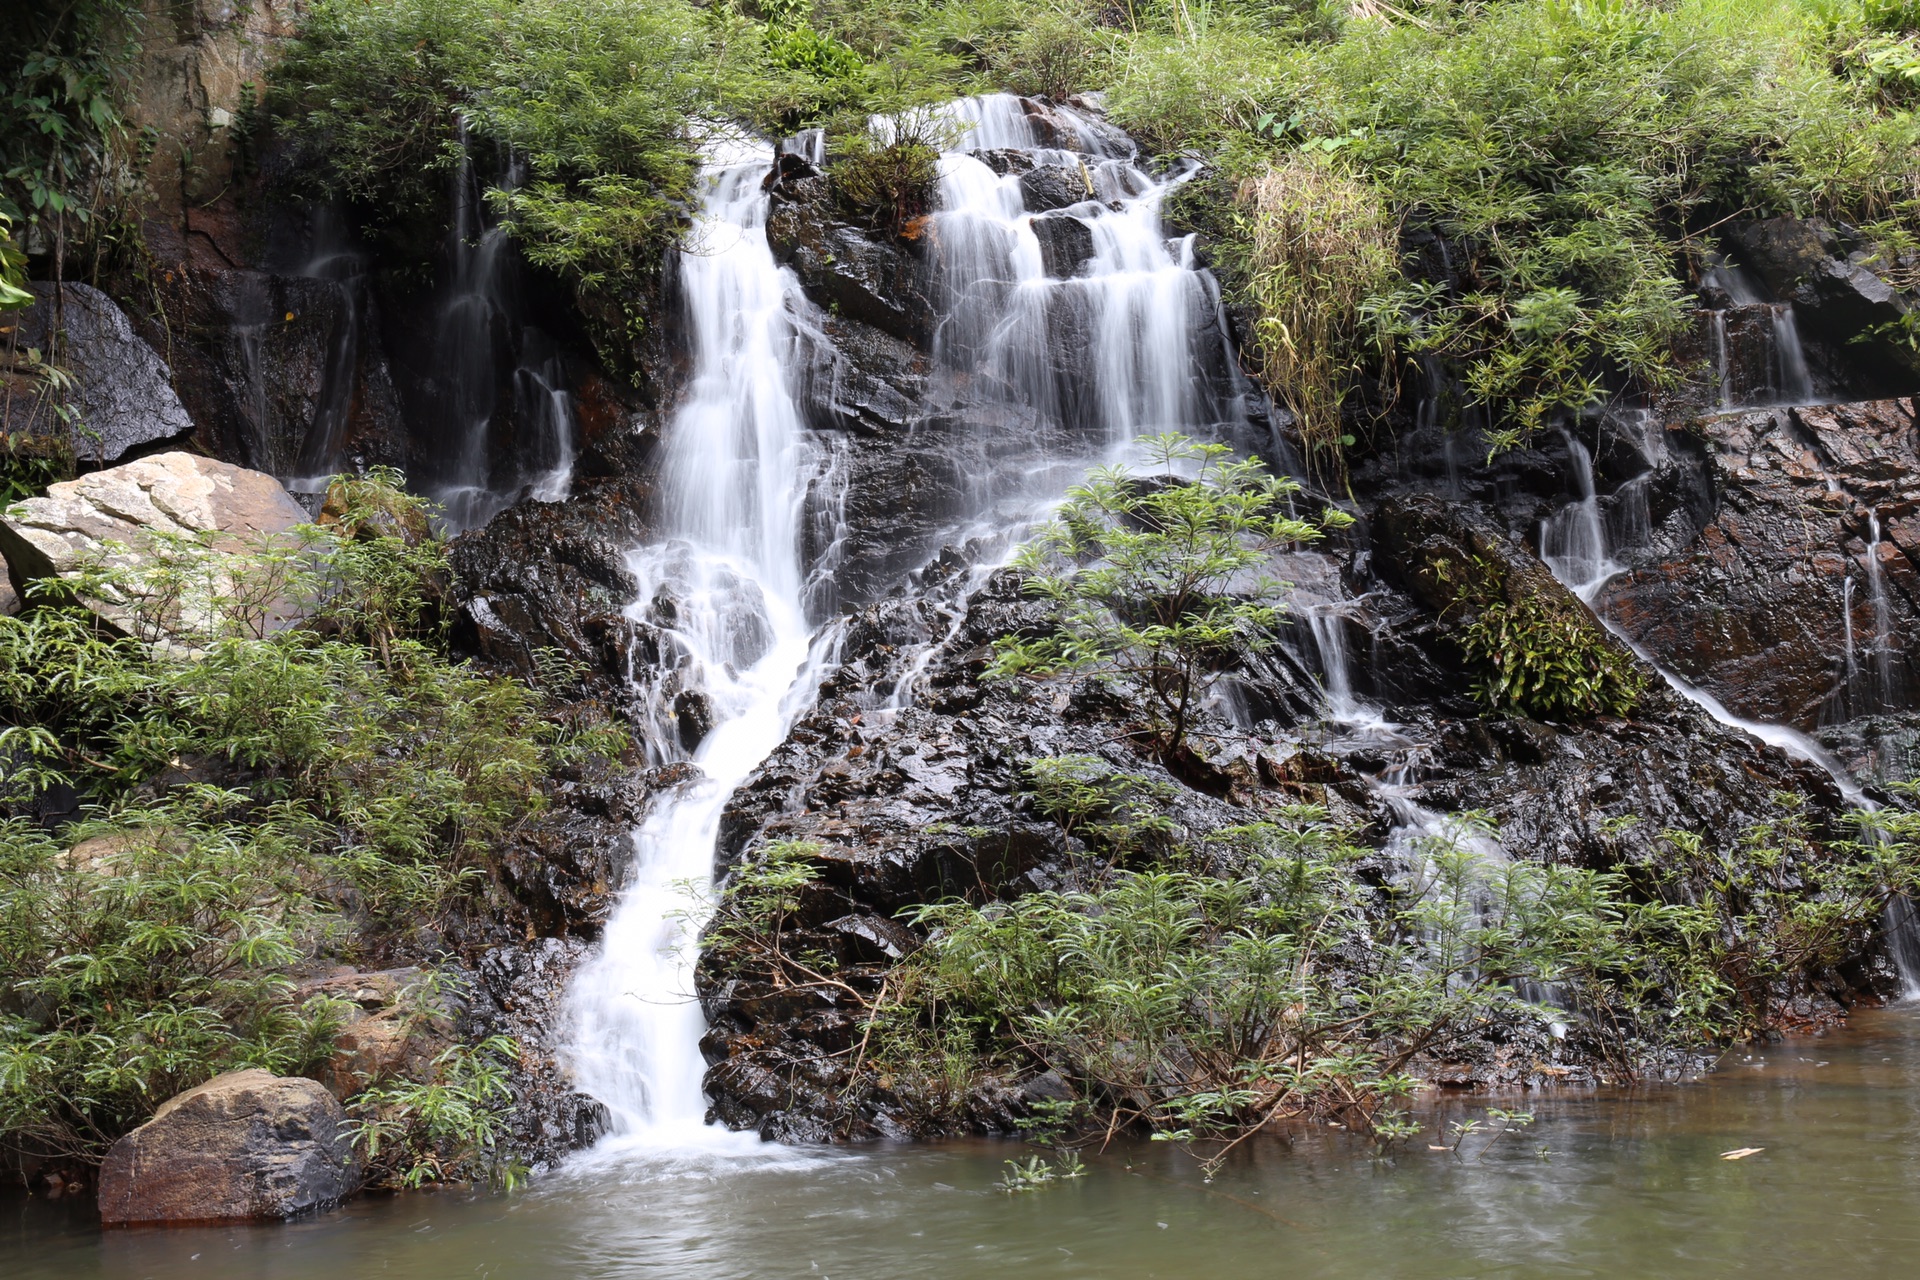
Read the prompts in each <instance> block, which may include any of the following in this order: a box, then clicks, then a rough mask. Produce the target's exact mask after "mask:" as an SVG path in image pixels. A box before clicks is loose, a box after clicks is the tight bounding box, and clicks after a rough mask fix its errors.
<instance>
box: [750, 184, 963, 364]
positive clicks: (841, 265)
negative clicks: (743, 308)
mask: <svg viewBox="0 0 1920 1280" xmlns="http://www.w3.org/2000/svg"><path fill="white" fill-rule="evenodd" d="M767 243H768V244H769V245H770V246H771V247H772V249H773V256H774V258H775V259H776V260H777V261H779V262H781V263H782V264H784V265H786V266H789V267H791V268H793V271H794V273H795V274H796V275H798V276H799V277H800V283H801V284H802V285H803V286H804V287H805V288H806V291H807V296H808V297H810V298H812V299H813V301H814V302H815V303H816V304H817V305H818V306H819V307H820V308H821V309H822V310H823V311H826V312H828V313H829V314H833V315H842V316H846V317H847V318H849V319H853V320H858V321H860V322H862V323H863V324H869V325H872V326H873V327H874V328H876V329H878V330H880V331H881V332H882V333H886V334H889V335H891V336H892V337H895V338H899V339H901V340H903V341H906V342H911V343H915V344H917V345H921V346H924V345H925V344H926V343H927V342H928V340H929V339H930V338H931V335H932V333H933V324H934V313H933V306H932V303H931V301H930V299H929V297H928V293H927V266H926V263H925V261H924V259H923V258H922V256H921V254H920V252H919V250H918V248H917V245H916V242H913V241H908V240H902V239H900V238H898V237H882V236H880V235H877V234H875V233H870V232H866V231H863V230H861V229H860V228H857V227H854V226H852V225H850V224H848V223H847V222H845V221H843V220H842V219H840V218H839V217H838V215H837V214H836V213H835V211H834V207H833V196H832V193H831V192H830V191H829V190H828V188H827V180H826V179H825V178H824V177H820V176H812V175H809V176H793V177H786V176H782V177H781V178H780V179H779V180H778V181H776V182H775V183H774V185H773V189H772V203H771V206H770V208H769V210H768V213H767Z"/></svg>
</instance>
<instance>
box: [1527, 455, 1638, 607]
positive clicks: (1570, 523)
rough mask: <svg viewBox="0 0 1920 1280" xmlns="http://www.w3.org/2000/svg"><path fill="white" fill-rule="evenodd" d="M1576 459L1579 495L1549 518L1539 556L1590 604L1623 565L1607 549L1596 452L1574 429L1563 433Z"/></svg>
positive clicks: (1576, 485) (1543, 530) (1542, 531)
mask: <svg viewBox="0 0 1920 1280" xmlns="http://www.w3.org/2000/svg"><path fill="white" fill-rule="evenodd" d="M1562 438H1563V439H1564V440H1565V441H1566V444H1567V456H1568V457H1569V458H1571V459H1572V460H1573V479H1574V485H1575V487H1576V488H1577V489H1578V491H1579V494H1580V497H1579V499H1578V500H1577V501H1575V502H1570V503H1568V504H1567V505H1566V506H1564V507H1562V508H1560V510H1558V511H1556V512H1554V513H1553V514H1552V515H1551V516H1549V517H1547V520H1546V522H1545V524H1544V525H1543V526H1542V527H1541V530H1540V558H1541V559H1542V560H1545V561H1546V562H1547V567H1548V568H1550V569H1552V570H1553V576H1554V577H1556V578H1558V579H1560V581H1561V582H1563V583H1565V584H1566V586H1567V589H1568V590H1570V591H1572V592H1573V594H1575V595H1577V596H1579V597H1580V599H1581V600H1582V601H1583V602H1585V603H1586V604H1589V605H1591V604H1592V603H1593V602H1594V600H1595V599H1596V598H1598V597H1599V595H1600V591H1601V588H1603V587H1605V586H1606V585H1607V583H1608V582H1610V581H1612V580H1613V578H1614V577H1615V576H1617V575H1618V574H1619V573H1620V571H1621V568H1622V566H1621V565H1620V563H1619V562H1618V561H1616V560H1615V559H1614V558H1613V557H1612V556H1611V555H1610V554H1608V550H1607V522H1606V520H1605V519H1604V518H1603V517H1602V516H1601V514H1600V496H1599V494H1598V493H1597V492H1595V490H1594V485H1593V454H1592V453H1590V452H1589V451H1588V449H1587V446H1586V445H1584V444H1582V443H1580V441H1579V440H1578V439H1576V438H1575V437H1574V435H1573V434H1572V433H1571V432H1566V433H1563V435H1562Z"/></svg>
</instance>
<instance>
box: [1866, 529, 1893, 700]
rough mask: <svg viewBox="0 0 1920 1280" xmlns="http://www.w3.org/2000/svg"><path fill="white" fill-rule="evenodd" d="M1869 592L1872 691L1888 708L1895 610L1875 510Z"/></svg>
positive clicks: (1870, 539)
mask: <svg viewBox="0 0 1920 1280" xmlns="http://www.w3.org/2000/svg"><path fill="white" fill-rule="evenodd" d="M1867 596H1868V600H1869V603H1871V604H1872V606H1873V650H1872V652H1873V684H1874V688H1873V692H1874V696H1875V698H1877V699H1878V703H1877V705H1878V706H1880V707H1882V708H1886V707H1891V706H1893V612H1892V610H1891V608H1890V607H1889V606H1888V603H1887V580H1886V569H1885V568H1884V567H1883V566H1882V565H1881V563H1880V514H1879V512H1877V511H1872V510H1869V511H1868V512H1867Z"/></svg>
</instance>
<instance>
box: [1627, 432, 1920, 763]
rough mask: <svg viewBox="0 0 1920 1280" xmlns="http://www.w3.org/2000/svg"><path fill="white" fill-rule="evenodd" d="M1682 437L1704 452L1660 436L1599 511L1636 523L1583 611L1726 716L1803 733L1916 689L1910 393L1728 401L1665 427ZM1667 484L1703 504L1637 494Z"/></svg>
mask: <svg viewBox="0 0 1920 1280" xmlns="http://www.w3.org/2000/svg"><path fill="white" fill-rule="evenodd" d="M1696 433H1697V436H1696ZM1689 438H1698V439H1699V440H1701V441H1702V442H1703V444H1704V448H1703V449H1702V448H1680V447H1677V448H1675V449H1672V450H1670V451H1669V452H1668V453H1667V454H1666V456H1665V457H1664V458H1663V460H1662V461H1661V463H1660V465H1659V466H1657V467H1655V468H1654V469H1653V471H1652V472H1650V473H1647V474H1646V475H1645V476H1644V477H1643V478H1642V479H1640V480H1637V481H1634V482H1631V483H1630V485H1629V486H1628V487H1625V488H1622V489H1621V490H1619V491H1617V492H1616V494H1615V495H1614V497H1613V499H1612V503H1613V507H1614V512H1615V518H1616V522H1617V523H1619V524H1621V525H1623V526H1626V525H1640V526H1642V529H1641V531H1640V534H1639V536H1638V537H1637V538H1633V539H1625V538H1623V539H1621V541H1622V542H1623V543H1626V545H1627V547H1628V549H1627V550H1626V551H1623V552H1622V554H1623V555H1625V556H1626V557H1627V558H1628V560H1629V563H1630V565H1631V568H1630V571H1629V572H1627V573H1625V574H1623V575H1621V576H1620V577H1619V578H1617V579H1615V580H1614V581H1613V582H1612V583H1611V584H1610V585H1609V586H1608V587H1607V589H1606V591H1605V593H1604V594H1603V596H1602V597H1601V599H1600V601H1599V605H1600V607H1601V608H1602V609H1604V610H1605V611H1606V612H1607V613H1608V614H1609V616H1610V617H1612V618H1613V619H1614V620H1615V621H1616V622H1617V623H1618V624H1619V625H1620V626H1621V627H1622V628H1624V629H1625V630H1626V632H1627V633H1628V634H1629V635H1632V636H1633V637H1634V638H1635V639H1636V640H1637V641H1638V642H1639V643H1641V644H1642V645H1644V646H1645V647H1647V648H1648V649H1649V650H1650V651H1652V652H1654V653H1658V654H1660V655H1661V656H1662V659H1663V661H1665V662H1666V663H1667V664H1668V665H1670V666H1671V667H1673V668H1674V669H1675V670H1676V671H1678V672H1679V673H1680V674H1681V675H1683V676H1685V677H1686V678H1687V679H1689V680H1691V681H1693V682H1695V683H1696V684H1698V685H1700V686H1701V687H1702V688H1703V689H1705V690H1706V691H1707V692H1708V693H1711V694H1713V695H1714V696H1715V697H1717V698H1719V699H1720V700H1721V701H1722V702H1724V703H1725V704H1726V705H1727V706H1728V707H1729V708H1731V709H1732V710H1734V711H1735V712H1736V713H1738V714H1740V715H1743V716H1748V717H1751V718H1754V719H1761V720H1773V721H1782V722H1786V723H1789V724H1795V725H1799V726H1801V727H1802V728H1807V729H1811V728H1813V727H1815V726H1816V725H1818V724H1821V723H1823V722H1825V721H1828V720H1832V719H1835V718H1848V717H1850V716H1855V715H1860V714H1864V713H1868V712H1874V711H1891V710H1898V709H1900V708H1903V707H1906V706H1908V705H1911V701H1912V698H1913V696H1914V693H1915V691H1916V690H1920V684H1916V682H1915V676H1916V672H1915V669H1914V663H1915V654H1914V652H1913V650H1912V648H1911V645H1912V637H1913V636H1914V635H1915V634H1916V633H1917V632H1920V514H1917V513H1920V439H1917V438H1916V433H1915V420H1914V410H1913V404H1912V402H1910V401H1905V400H1897V401H1878V402H1870V403H1866V404H1853V405H1830V406H1821V407H1813V408H1799V409H1770V410H1759V411H1755V412H1751V413H1740V414H1727V415H1721V416H1718V417H1711V418H1706V419H1702V420H1700V421H1699V422H1697V423H1695V424H1691V425H1690V426H1688V427H1687V428H1686V434H1685V435H1684V436H1681V437H1680V440H1681V441H1685V440H1687V439H1689ZM1680 491H1692V492H1705V493H1708V494H1710V495H1711V499H1710V501H1709V503H1708V504H1707V505H1706V507H1705V509H1704V510H1702V509H1699V508H1696V507H1694V506H1693V505H1692V504H1689V503H1684V502H1682V503H1667V504H1665V509H1664V511H1663V510H1660V509H1653V510H1649V509H1648V508H1647V507H1646V505H1645V504H1646V501H1647V497H1648V494H1649V493H1651V494H1653V495H1654V497H1655V500H1656V501H1658V496H1659V495H1660V494H1661V493H1673V492H1680ZM1876 522H1877V524H1878V526H1879V529H1880V532H1881V537H1880V539H1879V541H1877V542H1876V541H1874V539H1873V531H1874V526H1875V524H1876ZM1849 583H1851V585H1849ZM1876 587H1877V594H1876ZM1849 636H1851V649H1849Z"/></svg>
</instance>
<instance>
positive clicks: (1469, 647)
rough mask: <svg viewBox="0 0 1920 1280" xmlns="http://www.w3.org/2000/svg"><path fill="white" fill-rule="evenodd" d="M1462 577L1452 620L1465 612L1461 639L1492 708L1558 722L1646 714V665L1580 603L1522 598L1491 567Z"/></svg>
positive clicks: (1562, 597)
mask: <svg viewBox="0 0 1920 1280" xmlns="http://www.w3.org/2000/svg"><path fill="white" fill-rule="evenodd" d="M1462 576H1463V578H1464V580H1463V581H1460V582H1457V583H1455V584H1454V595H1453V603H1452V605H1451V606H1450V608H1449V612H1455V611H1457V616H1458V617H1459V619H1460V621H1459V625H1458V629H1457V631H1456V633H1455V639H1456V641H1457V642H1458V643H1459V645H1460V648H1461V650H1462V652H1464V653H1465V654H1466V657H1467V660H1468V662H1469V663H1471V664H1472V665H1473V666H1474V667H1475V668H1476V669H1477V670H1478V671H1479V673H1480V677H1479V679H1478V681H1477V682H1476V683H1475V685H1474V692H1475V693H1476V694H1477V695H1478V696H1479V697H1480V698H1481V700H1482V701H1484V702H1485V703H1486V704H1487V705H1488V706H1489V707H1492V708H1494V709H1495V710H1516V711H1519V712H1521V713H1522V714H1525V715H1529V716H1536V717H1539V718H1541V719H1548V720H1552V719H1580V718H1585V717H1589V716H1602V715H1609V716H1625V715H1631V714H1632V712H1633V710H1634V708H1636V707H1637V706H1639V704H1640V698H1641V696H1642V695H1643V694H1644V693H1645V692H1646V676H1645V674H1644V673H1643V672H1642V671H1641V669H1640V666H1639V664H1638V663H1637V662H1636V661H1635V660H1634V657H1633V655H1632V654H1631V653H1629V652H1628V651H1627V650H1626V649H1625V648H1624V647H1622V646H1621V645H1619V644H1617V643H1615V642H1614V641H1613V640H1612V639H1611V637H1609V636H1608V635H1607V634H1606V632H1605V631H1603V630H1602V629H1601V628H1600V627H1599V625H1598V624H1596V623H1595V622H1594V620H1593V617H1592V616H1591V615H1590V614H1589V613H1588V612H1587V611H1586V610H1585V609H1583V608H1581V607H1580V606H1579V605H1578V604H1577V603H1576V602H1575V601H1574V599H1573V597H1572V596H1570V595H1567V594H1566V593H1565V592H1560V591H1553V592H1549V593H1541V594H1522V593H1521V592H1522V591H1523V590H1524V588H1520V589H1516V588H1515V587H1514V586H1513V585H1512V577H1511V574H1510V573H1509V572H1508V571H1506V570H1503V569H1501V568H1500V567H1499V566H1497V565H1496V564H1495V563H1494V562H1492V561H1489V560H1484V559H1476V560H1475V561H1474V562H1473V564H1472V566H1471V568H1470V569H1469V570H1468V571H1467V572H1466V573H1465V574H1464V575H1462ZM1544 585H1545V584H1543V586H1544Z"/></svg>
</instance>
